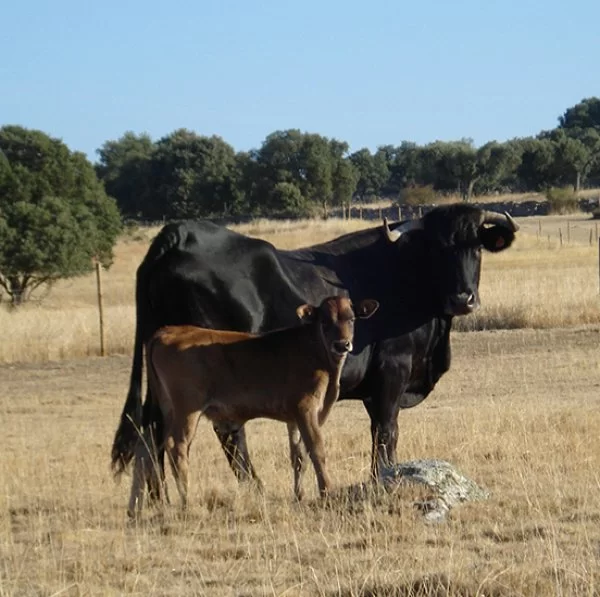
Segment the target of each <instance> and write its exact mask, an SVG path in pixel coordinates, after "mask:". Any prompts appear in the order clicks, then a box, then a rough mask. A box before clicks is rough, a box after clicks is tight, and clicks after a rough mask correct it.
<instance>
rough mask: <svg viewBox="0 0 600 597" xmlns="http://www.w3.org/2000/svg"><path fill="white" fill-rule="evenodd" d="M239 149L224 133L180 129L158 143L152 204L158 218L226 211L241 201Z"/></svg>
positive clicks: (149, 211)
mask: <svg viewBox="0 0 600 597" xmlns="http://www.w3.org/2000/svg"><path fill="white" fill-rule="evenodd" d="M236 167H237V162H236V155H235V151H234V150H233V148H232V147H231V145H229V144H228V143H226V142H225V141H223V139H221V137H218V136H216V135H213V136H212V137H205V136H202V135H198V134H196V133H194V132H192V131H188V130H187V129H178V130H176V131H174V132H173V133H171V134H170V135H167V136H166V137H163V138H162V139H160V140H159V141H158V142H157V143H156V148H155V151H154V152H153V154H152V158H151V160H150V171H151V176H150V180H149V184H150V188H151V191H150V199H149V201H150V204H151V207H150V206H149V208H148V209H147V210H146V213H147V214H149V215H151V216H152V217H154V218H156V219H158V218H161V217H167V218H170V219H179V218H198V217H205V216H209V215H219V216H221V215H226V214H229V213H232V212H234V211H235V208H236V206H237V203H238V202H239V199H240V198H239V194H238V185H237V179H238V173H237V172H236Z"/></svg>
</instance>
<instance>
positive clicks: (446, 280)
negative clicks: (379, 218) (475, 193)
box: [384, 204, 519, 315]
mask: <svg viewBox="0 0 600 597" xmlns="http://www.w3.org/2000/svg"><path fill="white" fill-rule="evenodd" d="M518 229H519V227H518V226H517V224H516V222H515V221H514V220H513V219H512V218H511V217H510V215H509V214H508V213H504V214H501V213H497V212H493V211H485V210H481V209H479V208H476V207H473V206H471V205H463V204H455V205H448V206H443V207H438V208H435V209H433V210H431V211H430V212H428V213H427V214H425V215H424V216H423V217H422V218H419V219H417V220H412V221H409V222H404V223H402V224H400V225H399V226H397V227H396V228H395V229H393V230H391V229H390V227H389V225H388V223H387V221H385V220H384V233H385V236H386V238H387V239H388V241H389V242H391V243H398V242H399V241H400V239H402V238H406V239H407V240H408V239H410V237H411V235H409V234H407V233H408V232H409V231H411V230H420V231H421V232H420V234H421V235H423V236H422V239H421V240H422V241H423V242H424V244H425V245H424V247H425V255H426V263H423V264H421V266H422V267H423V268H426V269H425V270H424V273H425V275H427V276H428V278H429V281H430V285H431V287H432V288H433V291H434V292H435V293H436V294H437V295H438V298H439V301H436V302H437V303H438V304H439V305H440V306H441V309H442V311H443V313H444V314H446V315H466V314H468V313H471V312H472V311H474V310H475V309H477V307H479V275H480V269H481V249H482V248H483V249H486V250H488V251H492V252H498V251H502V250H504V249H506V248H508V247H509V246H510V245H511V244H512V242H513V240H514V238H515V232H516V231H517V230H518ZM415 240H416V239H415ZM408 242H410V241H408Z"/></svg>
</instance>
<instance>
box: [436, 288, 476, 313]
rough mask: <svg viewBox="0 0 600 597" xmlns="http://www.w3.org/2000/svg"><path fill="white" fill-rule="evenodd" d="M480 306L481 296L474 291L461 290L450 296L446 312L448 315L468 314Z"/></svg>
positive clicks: (445, 308)
mask: <svg viewBox="0 0 600 597" xmlns="http://www.w3.org/2000/svg"><path fill="white" fill-rule="evenodd" d="M478 307H479V298H478V297H477V294H476V293H474V292H460V293H459V294H455V295H453V296H450V297H448V299H447V300H446V305H445V307H444V312H445V313H446V315H468V314H469V313H473V311H475V310H476V309H477V308H478Z"/></svg>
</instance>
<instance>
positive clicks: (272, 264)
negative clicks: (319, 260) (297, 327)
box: [139, 222, 305, 333]
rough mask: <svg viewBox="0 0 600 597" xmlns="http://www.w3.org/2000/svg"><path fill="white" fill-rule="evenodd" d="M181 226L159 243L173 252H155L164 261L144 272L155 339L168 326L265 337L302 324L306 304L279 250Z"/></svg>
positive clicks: (203, 226)
mask: <svg viewBox="0 0 600 597" xmlns="http://www.w3.org/2000/svg"><path fill="white" fill-rule="evenodd" d="M174 226H175V225H174ZM176 226H177V227H176V228H175V229H171V230H170V234H168V235H167V234H166V233H165V234H164V235H163V237H162V238H161V239H159V238H158V237H157V239H155V242H156V243H157V244H159V243H160V242H161V241H162V242H164V243H166V242H169V243H170V246H169V248H168V250H164V251H162V252H159V251H158V250H154V251H153V252H151V251H149V253H148V255H149V256H150V254H151V253H152V254H156V255H157V256H158V257H159V258H157V259H154V260H152V259H150V258H148V259H146V260H144V263H143V264H142V266H140V271H139V273H140V276H139V277H140V283H141V284H142V285H143V286H144V294H145V295H146V299H147V301H148V303H149V304H150V306H151V313H150V314H149V316H148V320H149V322H150V328H151V329H150V333H152V332H153V331H154V330H156V329H158V328H159V327H161V326H164V325H184V324H191V325H197V326H201V327H205V328H213V329H220V330H236V331H243V332H263V331H270V330H273V329H277V328H281V327H287V326H290V325H294V324H296V323H297V321H296V318H295V308H296V307H297V306H298V305H299V304H301V303H303V302H305V301H304V298H303V296H302V293H301V290H300V289H297V288H296V287H295V285H294V283H293V281H292V280H290V279H289V277H288V275H287V273H286V272H285V271H284V269H283V268H282V267H281V264H280V261H279V254H278V251H277V250H276V249H275V247H273V245H271V244H270V243H268V242H265V241H262V240H258V239H253V238H249V237H246V236H243V235H240V234H237V233H235V232H232V231H231V230H228V229H227V228H223V227H219V226H215V225H214V224H211V223H210V222H185V223H182V224H178V225H176ZM167 289H168V291H167Z"/></svg>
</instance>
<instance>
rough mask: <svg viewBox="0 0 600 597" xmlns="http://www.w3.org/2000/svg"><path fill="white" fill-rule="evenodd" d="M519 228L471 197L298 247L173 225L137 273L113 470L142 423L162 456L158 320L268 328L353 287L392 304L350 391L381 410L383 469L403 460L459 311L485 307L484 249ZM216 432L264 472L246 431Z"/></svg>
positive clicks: (346, 392) (359, 354) (382, 313)
mask: <svg viewBox="0 0 600 597" xmlns="http://www.w3.org/2000/svg"><path fill="white" fill-rule="evenodd" d="M517 230H518V226H517V225H516V224H515V222H514V221H513V219H512V218H511V217H510V216H509V215H508V214H499V213H495V212H489V211H483V210H481V209H479V208H476V207H473V206H470V205H465V204H455V205H448V206H441V207H437V208H435V209H433V210H431V211H430V212H428V213H427V214H425V215H424V216H423V217H422V218H420V219H418V220H412V221H408V222H401V223H397V224H394V225H392V226H391V228H390V227H389V226H388V224H387V221H384V225H383V227H379V228H371V229H368V230H363V231H360V232H355V233H351V234H347V235H345V236H342V237H340V238H337V239H335V240H332V241H329V242H327V243H323V244H320V245H315V246H313V247H308V248H305V249H298V250H295V251H281V250H278V249H276V248H275V247H273V245H271V244H270V243H268V242H265V241H262V240H257V239H253V238H248V237H246V236H243V235H241V234H237V233H235V232H232V231H230V230H228V229H226V228H223V227H220V226H217V225H215V224H212V223H210V222H185V223H180V224H169V225H167V226H165V227H164V228H163V229H162V230H161V232H160V233H159V234H158V236H157V237H156V238H155V239H154V241H153V242H152V244H151V246H150V248H149V250H148V253H147V255H146V257H145V258H144V260H143V262H142V264H141V265H140V267H139V269H138V272H137V287H136V306H137V315H136V316H137V323H136V335H135V349H134V357H133V366H132V370H131V381H130V388H129V394H128V396H127V400H126V402H125V406H124V408H123V413H122V416H121V421H120V425H119V428H118V430H117V433H116V436H115V440H114V444H113V449H112V464H113V469H114V470H115V472H116V473H117V474H118V473H119V472H121V471H122V470H123V469H124V467H125V466H126V465H127V464H128V462H129V461H130V460H131V458H132V457H133V454H134V450H135V443H136V441H137V439H138V437H139V429H138V428H139V427H140V426H141V427H144V428H152V430H153V433H154V436H155V441H156V442H157V445H158V446H159V449H160V450H161V452H162V434H163V423H162V418H161V415H160V410H159V409H158V408H157V406H156V404H154V402H153V400H152V398H151V396H148V397H147V399H146V401H145V403H144V406H143V408H142V401H141V384H142V363H143V360H142V352H143V346H144V344H145V342H147V341H148V340H149V339H150V338H151V337H152V335H153V334H154V332H155V331H156V330H157V329H158V328H160V327H162V326H164V325H182V324H194V325H198V326H202V327H208V328H215V329H223V330H237V331H243V332H266V331H269V330H273V329H276V328H282V327H289V326H292V325H295V324H296V321H295V312H296V308H297V307H298V306H299V305H301V304H304V303H312V304H315V303H316V304H318V303H319V302H320V301H321V300H322V299H323V298H325V297H326V296H329V295H344V296H350V297H351V298H352V300H354V301H357V302H358V301H360V300H362V299H365V298H373V299H376V300H377V301H378V302H379V303H380V308H379V311H378V313H377V314H376V315H375V316H374V317H373V318H372V319H371V320H370V321H369V323H368V324H365V325H363V326H360V328H358V329H357V333H356V337H355V341H354V351H353V353H352V354H351V355H349V357H348V359H347V361H346V365H345V366H344V370H343V374H342V379H341V395H340V398H342V399H343V398H358V399H361V400H362V401H363V403H364V405H365V407H366V409H367V411H368V413H369V416H370V418H371V435H372V441H373V451H372V459H371V470H372V472H373V474H374V475H375V476H376V475H377V472H378V470H379V469H380V467H381V466H387V465H389V464H392V463H394V462H395V455H396V444H397V441H398V423H397V417H398V412H399V409H402V408H410V407H412V406H415V405H416V404H419V403H420V402H421V401H422V400H423V399H425V397H426V396H427V395H428V394H429V393H430V392H431V390H432V389H433V388H434V386H435V384H436V382H437V381H438V380H439V378H440V377H441V376H442V374H443V373H444V372H446V371H447V370H448V368H449V366H450V328H451V325H452V318H453V317H454V316H455V315H465V314H467V313H470V312H472V311H473V310H474V309H476V308H477V307H478V305H479V294H478V286H479V274H480V266H481V249H482V248H484V249H487V250H488V251H493V252H495V251H501V250H503V249H506V248H507V247H509V246H510V245H511V243H512V242H513V240H514V236H515V232H516V231H517ZM215 431H216V433H217V435H218V437H219V440H220V441H221V444H222V446H223V449H224V451H225V454H226V456H227V458H228V460H229V463H230V465H231V467H232V469H233V470H234V472H235V474H236V476H237V477H238V479H240V480H242V479H256V475H255V472H254V469H253V467H252V464H251V462H250V457H249V455H248V450H247V447H246V440H245V431H244V428H243V427H240V428H218V427H215ZM159 457H160V463H161V465H162V460H163V454H162V453H161V454H160V455H159ZM256 480H257V479H256ZM257 481H258V480H257Z"/></svg>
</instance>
